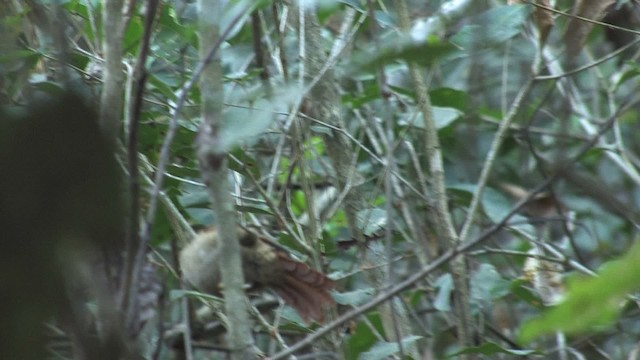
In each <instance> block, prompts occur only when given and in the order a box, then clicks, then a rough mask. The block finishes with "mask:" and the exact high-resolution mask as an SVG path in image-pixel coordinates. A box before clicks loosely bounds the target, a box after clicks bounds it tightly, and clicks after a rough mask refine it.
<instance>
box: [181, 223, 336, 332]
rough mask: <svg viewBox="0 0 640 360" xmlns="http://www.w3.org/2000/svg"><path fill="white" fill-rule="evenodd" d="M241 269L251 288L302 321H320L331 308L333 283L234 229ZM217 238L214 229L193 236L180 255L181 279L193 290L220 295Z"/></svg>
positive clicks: (249, 233)
mask: <svg viewBox="0 0 640 360" xmlns="http://www.w3.org/2000/svg"><path fill="white" fill-rule="evenodd" d="M238 240H239V242H240V245H241V258H242V269H243V272H244V278H245V281H246V282H247V283H248V284H249V286H250V288H251V289H255V290H262V291H264V290H265V289H270V290H272V291H274V292H275V293H276V294H277V295H278V296H280V297H281V298H282V299H283V300H284V302H285V303H286V304H288V305H290V306H291V307H292V308H294V309H295V310H296V311H297V312H298V314H300V317H301V318H302V319H303V320H304V321H305V322H306V323H309V322H310V321H312V320H313V321H316V322H318V323H322V322H323V321H324V309H325V308H330V307H332V306H334V305H335V302H334V300H333V297H332V296H331V290H332V289H334V288H335V282H334V281H333V280H331V279H330V278H329V277H327V276H326V275H325V274H323V273H321V272H319V271H317V270H314V269H312V268H311V267H309V266H308V265H307V264H305V263H303V262H300V261H297V260H295V259H292V258H291V257H290V256H289V255H288V254H287V253H286V252H285V251H284V250H283V249H280V248H277V247H276V246H274V245H273V244H271V243H269V242H267V240H266V239H264V238H262V237H260V236H258V235H257V234H256V233H254V232H253V231H250V230H248V229H245V228H243V227H238ZM219 244H220V236H219V232H218V229H217V228H216V227H210V228H208V229H206V230H203V231H201V232H199V233H198V234H196V236H195V238H194V239H193V240H192V241H191V242H190V243H189V244H188V245H187V246H185V247H184V248H183V249H182V251H181V252H180V266H181V269H182V276H183V278H184V279H185V280H186V281H187V282H188V283H190V284H191V285H192V286H194V287H195V288H196V289H198V290H200V291H202V292H205V293H210V294H214V295H218V294H220V292H221V290H222V288H223V284H222V282H221V274H220V269H219V266H218V261H219V259H220V246H219Z"/></svg>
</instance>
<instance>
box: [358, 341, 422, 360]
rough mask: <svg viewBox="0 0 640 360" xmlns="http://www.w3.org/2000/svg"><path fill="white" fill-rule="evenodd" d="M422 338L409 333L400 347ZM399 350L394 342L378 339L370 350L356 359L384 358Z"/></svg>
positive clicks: (372, 359)
mask: <svg viewBox="0 0 640 360" xmlns="http://www.w3.org/2000/svg"><path fill="white" fill-rule="evenodd" d="M420 339H422V336H417V335H410V336H407V337H406V338H404V339H402V347H403V348H406V347H407V346H410V345H411V344H413V343H414V342H416V341H418V340H420ZM399 351H400V346H399V345H398V343H395V342H393V343H392V342H386V341H378V342H377V343H376V344H375V345H374V346H373V347H372V348H371V350H369V351H367V352H365V353H362V354H360V356H358V359H362V360H380V359H386V358H388V357H389V356H391V355H394V354H397V353H398V352H399Z"/></svg>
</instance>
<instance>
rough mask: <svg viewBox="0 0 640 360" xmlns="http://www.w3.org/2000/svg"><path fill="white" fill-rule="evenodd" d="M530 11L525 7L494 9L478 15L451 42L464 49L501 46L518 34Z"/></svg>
mask: <svg viewBox="0 0 640 360" xmlns="http://www.w3.org/2000/svg"><path fill="white" fill-rule="evenodd" d="M530 11H531V9H530V7H529V6H526V5H504V6H498V7H495V8H493V9H491V10H488V11H486V12H484V13H482V14H480V15H479V16H478V17H477V18H476V19H475V21H474V22H473V23H472V24H469V25H465V26H464V27H463V28H462V29H461V30H460V31H459V32H458V33H457V34H456V35H454V36H453V38H452V39H451V42H453V43H454V44H456V45H459V46H461V47H463V48H465V49H468V48H475V49H479V48H487V47H491V46H495V45H499V44H502V43H504V42H505V41H507V40H509V39H511V38H512V37H514V36H516V35H517V34H519V33H520V31H521V30H522V26H523V25H524V23H525V21H526V20H527V18H528V17H529V12H530Z"/></svg>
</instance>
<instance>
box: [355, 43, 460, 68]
mask: <svg viewBox="0 0 640 360" xmlns="http://www.w3.org/2000/svg"><path fill="white" fill-rule="evenodd" d="M371 48H373V47H368V49H369V51H363V52H360V53H358V54H356V55H355V56H354V61H353V64H352V65H351V66H352V69H349V70H347V71H348V72H349V73H357V72H358V71H359V70H365V71H372V70H375V69H377V68H379V67H380V66H385V65H387V64H391V63H394V62H396V61H398V60H402V61H407V62H413V63H416V64H418V65H423V66H431V65H433V64H434V63H435V62H437V61H438V60H440V59H442V58H444V57H445V56H447V55H450V54H452V53H453V52H455V51H456V50H457V48H456V47H455V46H454V45H452V44H450V43H448V42H444V41H442V40H440V39H437V38H430V39H429V40H427V41H425V42H415V41H413V40H411V39H410V38H408V37H405V38H393V39H391V40H387V42H386V43H384V44H382V45H381V47H380V48H379V49H376V50H374V52H371V50H370V49H371Z"/></svg>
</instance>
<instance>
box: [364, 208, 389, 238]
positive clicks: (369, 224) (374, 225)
mask: <svg viewBox="0 0 640 360" xmlns="http://www.w3.org/2000/svg"><path fill="white" fill-rule="evenodd" d="M357 220H358V228H359V229H361V230H362V233H363V234H364V235H367V236H370V235H373V234H375V233H376V232H378V231H379V230H380V229H382V228H383V227H384V226H385V225H386V224H387V212H386V211H385V210H383V209H380V208H371V209H365V210H362V211H360V212H359V213H358V219H357Z"/></svg>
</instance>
